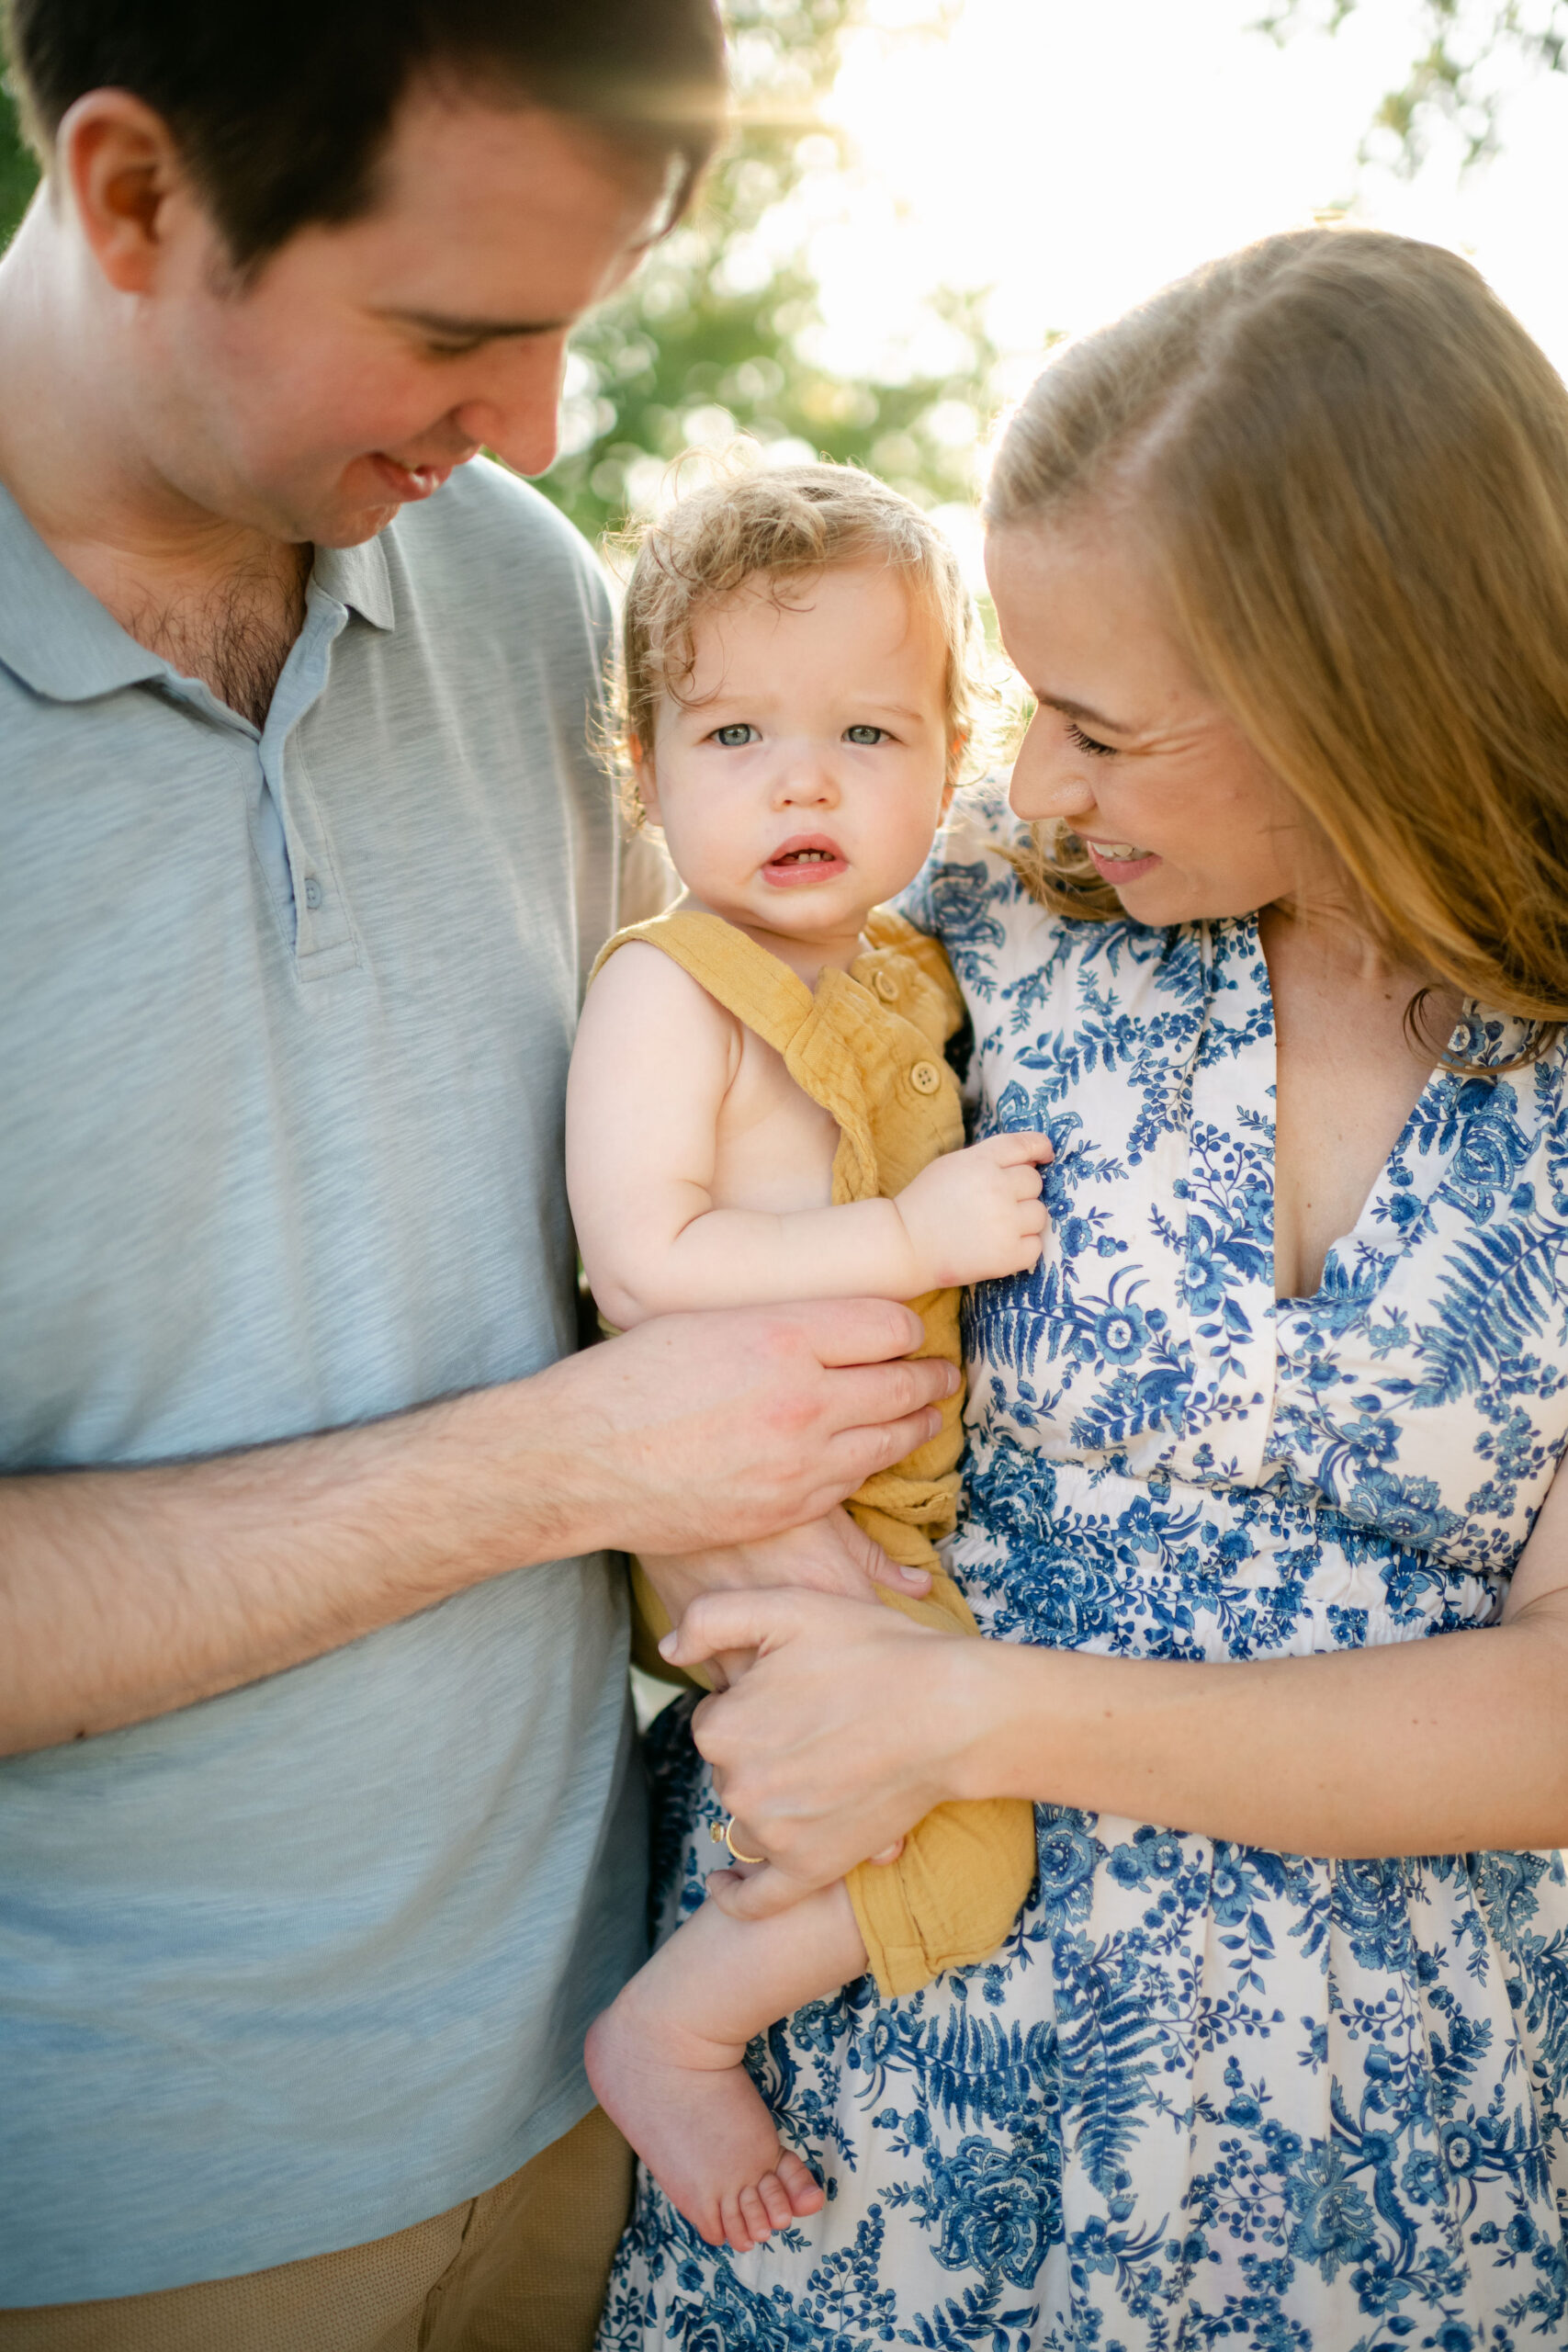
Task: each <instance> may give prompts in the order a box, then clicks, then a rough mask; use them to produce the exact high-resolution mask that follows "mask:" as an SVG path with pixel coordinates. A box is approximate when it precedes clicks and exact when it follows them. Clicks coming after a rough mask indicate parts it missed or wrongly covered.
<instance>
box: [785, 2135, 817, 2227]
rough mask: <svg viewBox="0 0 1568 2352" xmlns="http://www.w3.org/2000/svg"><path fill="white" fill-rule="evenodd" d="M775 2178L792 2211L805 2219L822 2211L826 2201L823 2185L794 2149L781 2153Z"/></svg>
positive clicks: (787, 2149) (799, 2217)
mask: <svg viewBox="0 0 1568 2352" xmlns="http://www.w3.org/2000/svg"><path fill="white" fill-rule="evenodd" d="M774 2178H775V2179H776V2180H777V2182H778V2184H779V2187H780V2188H782V2189H783V2190H784V2195H785V2196H786V2197H787V2198H788V2199H789V2202H790V2211H792V2212H793V2213H794V2214H795V2216H796V2217H797V2218H798V2219H802V2220H803V2219H804V2218H805V2216H806V2215H807V2213H818V2212H820V2211H821V2210H822V2207H823V2204H824V2203H825V2201H826V2200H825V2199H824V2197H823V2194H822V2188H821V2185H820V2183H819V2182H818V2178H817V2176H816V2174H815V2173H814V2172H813V2171H812V2170H811V2169H810V2167H809V2165H804V2164H802V2162H801V2160H800V2158H799V2157H798V2156H797V2155H796V2154H795V2151H794V2150H793V2148H785V2149H784V2150H782V2151H781V2153H780V2155H779V2160H778V2164H777V2165H776V2167H775V2169H774Z"/></svg>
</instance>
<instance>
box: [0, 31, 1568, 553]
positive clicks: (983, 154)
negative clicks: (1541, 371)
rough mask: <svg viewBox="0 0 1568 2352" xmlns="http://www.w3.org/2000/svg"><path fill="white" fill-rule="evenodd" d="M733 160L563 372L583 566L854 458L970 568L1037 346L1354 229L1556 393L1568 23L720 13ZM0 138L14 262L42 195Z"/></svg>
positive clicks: (1563, 356) (566, 494)
mask: <svg viewBox="0 0 1568 2352" xmlns="http://www.w3.org/2000/svg"><path fill="white" fill-rule="evenodd" d="M728 20H729V25H730V30H731V37H732V43H733V51H734V61H735V71H736V81H737V92H738V101H739V134H738V137H737V139H736V141H734V143H733V146H732V148H731V150H730V152H729V153H728V155H727V156H726V157H725V159H724V160H723V161H722V163H721V164H719V166H718V167H717V169H716V171H715V173H714V174H713V175H712V177H711V179H710V181H709V183H708V188H707V193H706V197H705V201H704V204H703V206H702V208H701V209H700V211H699V213H698V214H697V216H696V217H695V218H694V219H693V220H691V221H690V222H688V223H687V224H686V225H684V226H683V227H682V229H681V230H680V231H678V232H677V233H676V234H675V235H674V236H673V237H671V239H670V240H669V241H668V243H666V244H665V245H663V246H662V247H660V249H659V251H658V252H657V253H656V254H654V255H653V256H652V257H651V259H650V260H649V263H648V265H647V266H646V267H645V268H644V269H643V271H642V273H641V274H640V276H639V277H638V278H637V281H636V283H635V285H634V286H633V287H632V288H630V289H629V291H628V292H627V294H626V296H625V297H624V298H622V300H620V301H619V302H618V303H617V304H616V305H615V308H614V309H613V310H611V311H604V312H602V313H600V314H599V315H598V316H596V317H595V318H594V319H592V321H590V322H588V323H587V325H586V326H585V327H584V328H583V329H582V331H581V334H579V336H578V338H577V344H576V348H575V351H574V354H573V356H572V358H571V361H570V368H569V374H568V380H567V386H566V399H565V403H564V413H563V417H562V425H563V434H562V444H561V454H560V457H559V458H558V460H557V463H556V465H555V466H554V468H553V469H552V470H551V472H550V473H549V475H548V476H547V477H546V479H545V481H544V482H543V484H542V487H543V488H544V489H545V490H546V491H547V492H548V493H549V495H550V496H551V497H553V498H554V499H555V500H556V501H557V503H558V504H559V505H561V506H562V507H563V508H564V509H565V510H566V511H567V513H569V514H570V515H571V516H572V518H573V519H574V521H576V522H577V523H578V524H579V525H580V526H581V528H582V529H583V530H584V531H585V532H587V533H588V535H589V536H590V537H598V536H599V535H600V534H601V533H603V532H604V531H605V530H606V529H613V528H614V527H615V526H618V525H619V524H621V523H622V522H624V521H625V520H626V518H627V516H628V515H635V514H637V513H639V512H646V511H648V510H649V508H651V507H652V506H653V505H655V504H656V503H657V502H658V500H659V497H660V484H661V482H662V481H663V478H664V475H665V469H666V468H667V466H668V464H669V461H670V460H671V458H672V457H674V456H675V454H676V453H677V452H678V451H680V450H682V448H685V447H688V446H689V445H692V444H696V445H698V446H699V447H712V448H719V447H723V446H724V445H726V444H727V443H728V442H729V441H730V440H731V439H732V438H733V437H734V436H735V435H736V434H737V433H744V434H748V435H752V436H753V437H754V438H755V439H756V440H757V441H758V442H759V443H760V444H761V447H762V448H763V450H764V451H765V453H766V454H767V456H768V457H769V458H771V459H772V460H773V461H775V462H787V461H788V460H790V459H792V458H802V457H806V456H808V455H815V454H818V453H822V454H824V455H827V456H829V457H831V458H840V459H843V458H852V459H854V460H856V461H858V462H859V463H861V464H863V465H866V466H869V467H870V468H872V469H874V471H876V472H877V473H879V474H882V475H884V476H885V477H886V478H887V479H889V480H891V481H895V482H897V484H898V485H899V486H900V487H901V488H903V489H905V490H907V491H908V492H910V493H911V494H912V495H913V496H915V497H916V498H918V499H919V501H920V503H922V504H923V505H925V506H926V507H928V508H929V509H931V510H932V511H934V512H935V513H937V514H938V515H939V516H940V517H941V519H942V523H943V525H944V526H945V527H946V528H947V529H948V530H949V531H950V532H951V534H952V536H953V538H954V540H955V541H956V542H957V544H958V546H959V548H960V551H961V553H963V554H964V558H965V560H966V562H967V563H968V564H969V565H970V566H971V567H973V566H974V564H975V563H976V556H977V540H976V532H975V526H974V523H973V520H972V515H971V500H972V497H973V493H974V491H975V488H976V481H977V476H978V469H979V465H980V462H981V457H982V453H983V450H984V447H985V443H986V439H987V434H988V432H989V429H990V426H991V424H992V422H993V420H994V418H995V415H996V413H998V410H999V409H1000V408H1001V407H1002V406H1004V405H1005V404H1006V402H1007V401H1008V400H1009V399H1010V397H1012V396H1013V395H1014V394H1015V393H1016V392H1017V391H1019V390H1021V389H1022V387H1023V385H1024V384H1025V383H1027V382H1028V381H1029V379H1030V377H1031V376H1032V373H1033V372H1034V370H1035V369H1036V368H1037V367H1038V365H1039V362H1040V358H1041V356H1042V354H1043V351H1044V350H1045V349H1046V348H1047V347H1048V345H1049V344H1050V343H1051V342H1052V340H1053V339H1055V337H1057V336H1059V335H1061V334H1068V333H1072V332H1073V331H1075V330H1077V329H1078V328H1081V327H1084V326H1087V325H1090V324H1092V323H1093V322H1095V321H1097V320H1099V319H1101V318H1106V317H1110V316H1112V315H1114V313H1116V312H1117V311H1121V310H1122V309H1124V308H1125V307H1126V306H1127V305H1128V304H1129V303H1131V302H1133V301H1135V300H1137V299H1138V298H1139V297H1140V296H1141V295H1144V294H1146V293H1148V292H1151V291H1152V290H1153V289H1154V288H1156V286H1159V285H1161V284H1163V283H1164V282H1165V280H1167V279H1168V278H1169V277H1174V276H1176V275H1178V274H1179V272H1180V271H1182V270H1185V269H1188V268H1190V267H1191V266H1193V265H1194V264H1195V263H1197V262H1200V261H1201V260H1203V259H1205V258H1206V257H1207V256H1209V255H1210V254H1215V253H1220V252H1223V251H1224V250H1226V249H1227V248H1228V247H1230V246H1233V245H1236V244H1240V243H1245V242H1246V241H1247V239H1249V238H1252V237H1256V236H1258V235H1261V234H1263V233H1264V232H1267V231H1269V230H1273V229H1279V228H1286V227H1292V226H1295V225H1299V224H1302V223H1304V222H1307V221H1310V220H1314V219H1325V218H1333V217H1336V216H1338V215H1341V214H1347V215H1348V216H1349V217H1351V218H1353V219H1357V220H1364V221H1367V222H1370V223H1371V224H1373V225H1376V226H1380V227H1386V228H1393V229H1398V230H1402V231H1404V232H1407V233H1409V234H1413V235H1416V236H1422V237H1428V238H1432V239H1435V240H1437V241H1438V242H1439V243H1445V244H1449V245H1452V246H1454V247H1456V248H1458V249H1459V250H1461V251H1462V252H1465V253H1467V254H1470V255H1471V256H1472V258H1473V259H1474V260H1475V261H1476V262H1477V263H1478V264H1479V266H1480V267H1481V268H1482V269H1483V271H1484V272H1485V274H1486V276H1487V277H1489V278H1490V279H1491V281H1492V283H1493V284H1494V286H1495V288H1497V290H1498V292H1499V293H1500V294H1501V295H1502V296H1503V298H1504V300H1506V301H1507V302H1508V303H1509V304H1510V305H1511V306H1512V307H1513V309H1514V310H1515V311H1517V313H1518V314H1519V316H1520V317H1521V318H1522V319H1523V321H1524V322H1525V324H1526V325H1527V326H1528V327H1529V329H1530V331H1531V333H1532V334H1535V335H1536V337H1537V338H1538V340H1539V341H1540V343H1541V344H1543V345H1544V346H1545V348H1546V349H1547V351H1548V353H1549V354H1550V355H1551V357H1552V359H1553V360H1554V362H1555V363H1556V365H1557V366H1558V367H1559V368H1562V369H1563V370H1564V371H1565V372H1568V268H1565V266H1564V260H1563V239H1562V220H1561V215H1562V202H1563V195H1564V187H1565V182H1568V0H1275V5H1274V6H1272V7H1271V8H1270V7H1269V6H1268V5H1267V0H731V5H730V6H729V7H728ZM34 178H35V173H34V168H33V165H32V162H31V159H30V157H28V154H27V153H26V152H25V150H24V149H23V147H22V145H21V143H20V141H19V140H18V138H17V132H16V125H15V119H14V116H13V115H12V113H11V111H10V107H9V103H8V100H7V101H6V102H5V104H4V105H3V106H0V243H4V241H5V239H6V238H7V237H8V236H9V234H10V232H11V229H12V227H13V226H14V225H15V222H16V220H17V219H18V218H19V217H20V214H21V211H22V209H24V207H25V205H26V203H27V201H28V196H29V194H30V192H31V189H32V186H33V183H34Z"/></svg>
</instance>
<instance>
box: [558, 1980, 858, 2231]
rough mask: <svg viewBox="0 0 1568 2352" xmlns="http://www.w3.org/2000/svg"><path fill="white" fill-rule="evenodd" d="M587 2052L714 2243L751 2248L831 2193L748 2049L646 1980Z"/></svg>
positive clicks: (602, 2085)
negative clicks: (670, 2004) (653, 1992)
mask: <svg viewBox="0 0 1568 2352" xmlns="http://www.w3.org/2000/svg"><path fill="white" fill-rule="evenodd" d="M585 2054H586V2058H587V2064H588V2079H589V2081H590V2082H591V2083H592V2086H593V2090H594V2095H595V2097H596V2098H597V2099H598V2101H599V2104H600V2106H601V2107H602V2108H603V2109H604V2111H605V2113H606V2114H607V2115H608V2116H609V2117H610V2119H611V2120H612V2122H614V2123H615V2124H617V2125H618V2126H619V2128H620V2130H621V2131H624V2132H625V2134H626V2138H627V2139H628V2140H629V2141H630V2142H631V2143H632V2146H633V2147H634V2148H635V2149H636V2150H637V2154H638V2155H639V2156H640V2157H641V2158H642V2160H643V2162H644V2164H645V2165H647V2166H648V2168H649V2172H650V2173H651V2174H652V2175H653V2177H654V2178H655V2180H657V2181H658V2183H659V2185H660V2188H662V2189H663V2191H664V2194H665V2195H666V2197H668V2198H669V2199H670V2202H671V2204H672V2205H673V2206H674V2207H675V2209H676V2211H677V2212H680V2213H683V2214H684V2215H685V2217H686V2219H687V2221H688V2222H691V2224H692V2226H693V2228H694V2230H696V2231H697V2232H698V2233H699V2234H700V2235H701V2236H703V2237H704V2238H705V2239H706V2241H707V2243H708V2244H709V2245H729V2247H730V2248H731V2249H732V2251H733V2252H735V2253H736V2254H750V2251H751V2249H752V2247H753V2246H755V2245H759V2244H761V2241H762V2239H764V2238H766V2237H768V2236H769V2235H771V2233H773V2231H774V2230H786V2229H788V2227H789V2226H790V2223H791V2222H794V2221H797V2220H803V2219H804V2218H805V2216H806V2215H807V2214H808V2213H815V2212H817V2211H819V2210H820V2208H821V2205H822V2203H823V2196H822V2191H821V2189H820V2188H818V2184H817V2182H816V2180H815V2179H814V2178H813V2177H812V2175H811V2173H810V2172H809V2171H808V2170H807V2166H806V2165H804V2164H803V2163H802V2162H801V2160H800V2158H799V2157H798V2156H797V2155H795V2154H793V2153H792V2152H791V2151H790V2150H789V2149H788V2148H786V2147H784V2145H783V2143H782V2142H781V2141H780V2139H779V2135H778V2133H777V2132H776V2131H774V2129H773V2118H772V2117H771V2116H770V2115H769V2113H768V2110H767V2109H766V2108H765V2107H764V2105H763V2104H762V2101H761V2098H760V2097H759V2096H758V2092H757V2087H756V2085H755V2084H754V2083H753V2082H752V2080H751V2077H750V2075H748V2074H747V2072H746V2069H745V2067H744V2066H743V2065H742V2064H741V2063H740V2060H741V2054H742V2053H741V2052H740V2051H739V2049H736V2048H734V2047H732V2046H727V2045H726V2044H724V2043H722V2042H712V2041H702V2040H701V2039H699V2038H698V2037H696V2036H694V2035H693V2034H692V2033H690V2032H689V2031H688V2030H686V2029H685V2028H683V2027H681V2026H679V2025H678V2024H676V2023H675V2022H674V2021H673V2020H671V2018H669V2017H668V2016H667V2015H666V2014H665V2013H664V2012H663V2010H662V2009H661V2008H660V2006H659V2004H658V2003H656V2002H653V2001H647V2000H643V1999H640V1998H639V1997H638V1980H636V1979H634V1981H633V1983H632V1984H631V1985H628V1986H627V1988H626V1991H625V1992H624V1993H623V1994H622V1995H621V1997H620V1999H619V2000H618V2001H616V2002H615V2004H614V2006H613V2007H610V2008H608V2009H606V2010H605V2011H604V2015H603V2017H600V2018H595V2019H594V2021H593V2024H592V2027H591V2028H590V2029H589V2034H588V2042H587V2049H586V2053H585Z"/></svg>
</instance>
